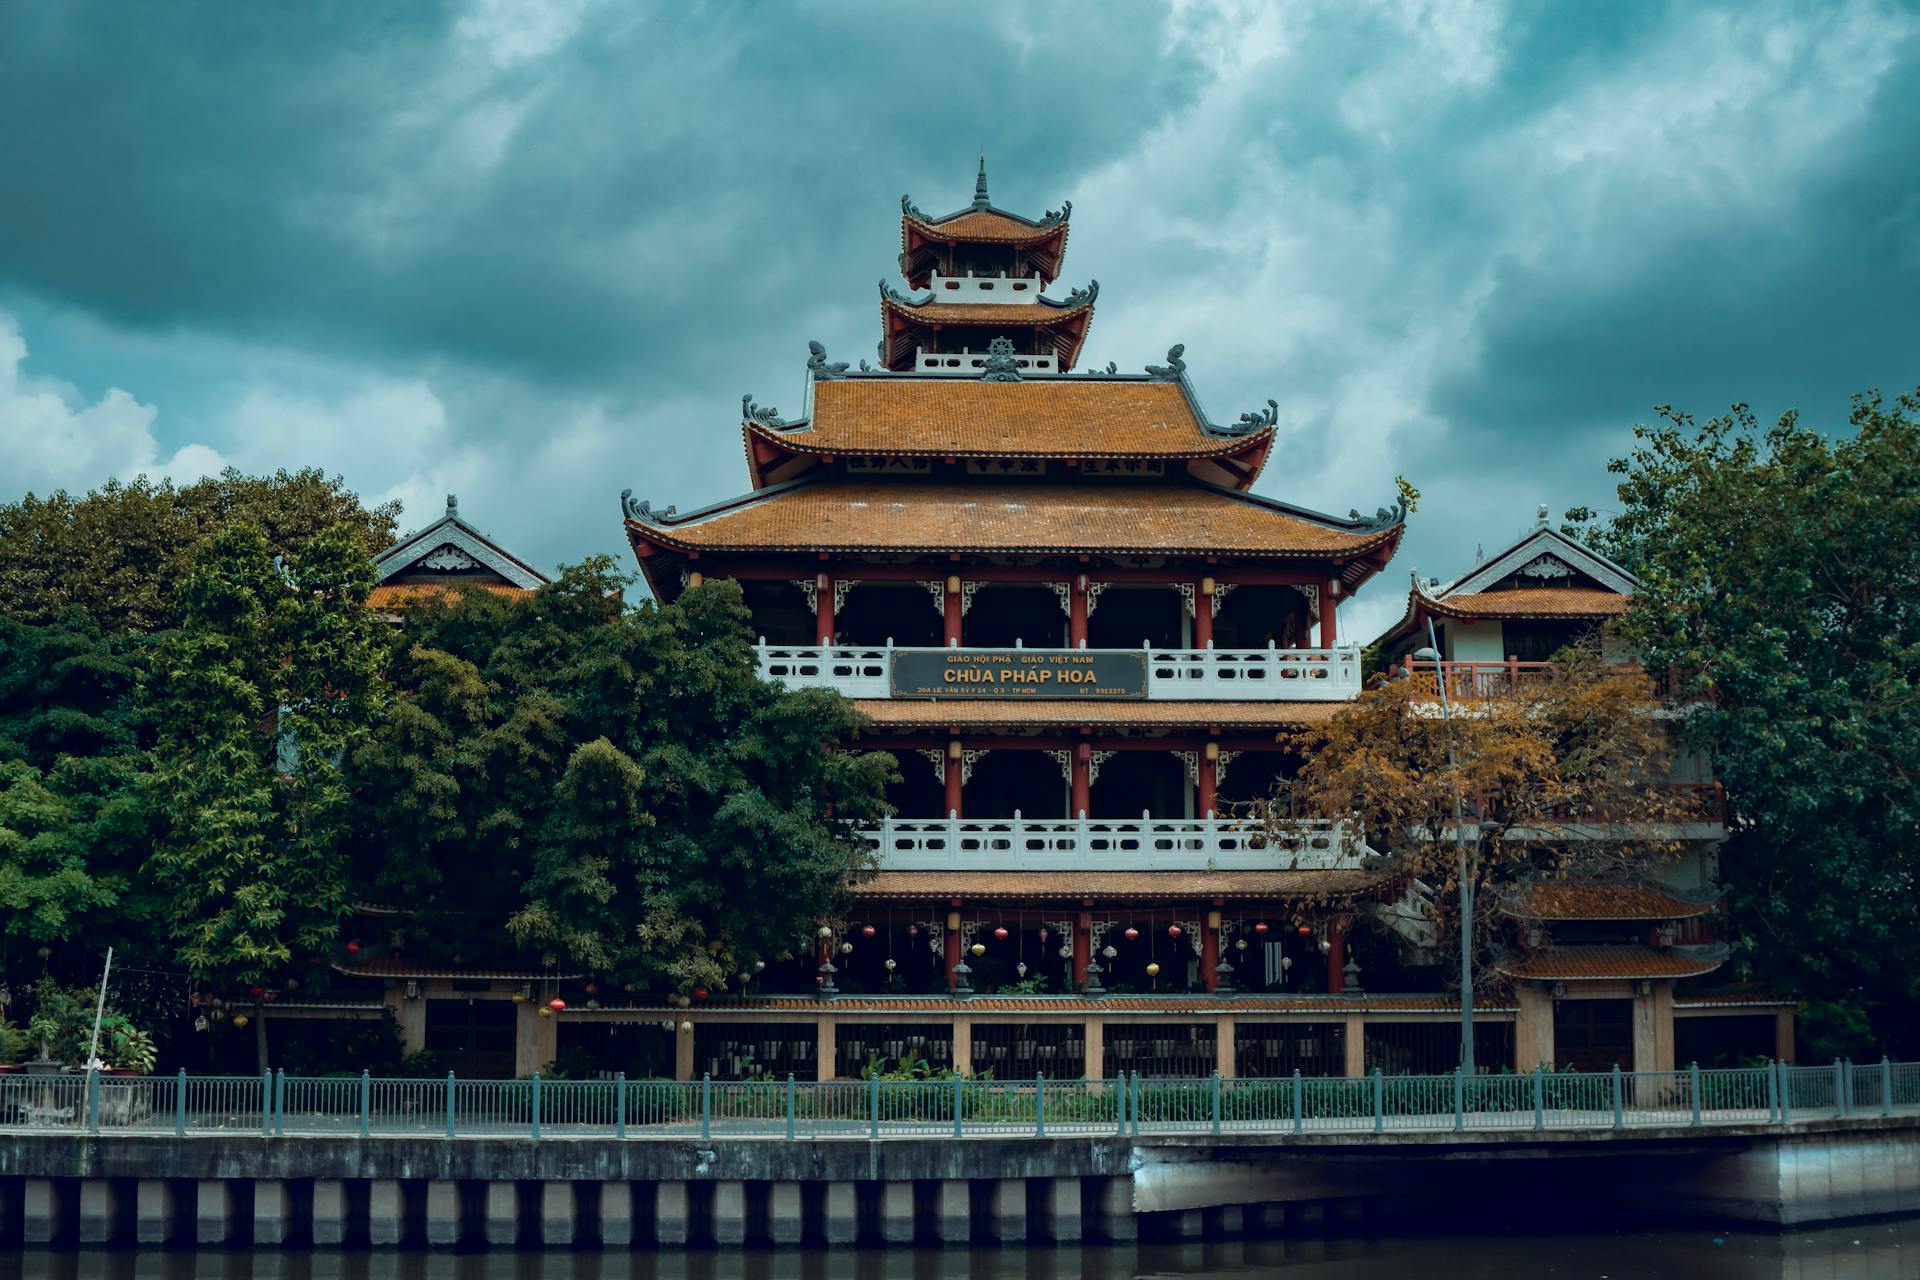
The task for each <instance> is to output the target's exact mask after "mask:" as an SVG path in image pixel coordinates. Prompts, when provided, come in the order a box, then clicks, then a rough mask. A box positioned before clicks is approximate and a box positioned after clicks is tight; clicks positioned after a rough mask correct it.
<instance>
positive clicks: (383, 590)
mask: <svg viewBox="0 0 1920 1280" xmlns="http://www.w3.org/2000/svg"><path fill="white" fill-rule="evenodd" d="M462 591H489V592H492V593H493V594H494V595H497V596H530V595H532V594H533V592H532V590H530V589H529V588H527V587H516V586H514V585H513V584H512V583H510V582H383V583H381V584H380V585H379V586H377V587H375V588H374V589H373V590H372V591H371V592H369V593H368V594H367V604H368V606H369V607H371V608H375V609H393V608H403V607H405V606H406V605H410V604H417V603H418V602H420V601H422V600H436V599H439V598H441V597H443V596H450V595H458V594H459V593H460V592H462Z"/></svg>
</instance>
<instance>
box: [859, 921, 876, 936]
mask: <svg viewBox="0 0 1920 1280" xmlns="http://www.w3.org/2000/svg"><path fill="white" fill-rule="evenodd" d="M877 932H879V930H877V929H875V928H874V927H873V926H872V925H870V924H863V925H861V926H860V936H861V937H863V938H871V937H872V936H873V935H874V934H875V933H877Z"/></svg>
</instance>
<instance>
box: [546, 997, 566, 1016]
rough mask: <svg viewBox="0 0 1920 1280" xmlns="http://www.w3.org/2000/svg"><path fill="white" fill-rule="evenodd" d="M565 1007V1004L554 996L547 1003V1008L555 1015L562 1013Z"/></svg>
mask: <svg viewBox="0 0 1920 1280" xmlns="http://www.w3.org/2000/svg"><path fill="white" fill-rule="evenodd" d="M566 1007H567V1002H566V1001H565V1000H562V999H561V998H560V997H559V996H555V997H554V998H553V999H551V1000H549V1001H547V1008H549V1009H551V1010H553V1011H554V1012H555V1013H559V1012H561V1011H563V1010H564V1009H565V1008H566Z"/></svg>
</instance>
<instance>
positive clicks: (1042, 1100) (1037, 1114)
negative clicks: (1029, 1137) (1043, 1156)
mask: <svg viewBox="0 0 1920 1280" xmlns="http://www.w3.org/2000/svg"><path fill="white" fill-rule="evenodd" d="M1033 1136H1034V1137H1036V1138H1044V1137H1046V1136H1047V1073H1046V1072H1044V1071H1042V1072H1039V1073H1038V1074H1036V1075H1035V1076H1034V1077H1033Z"/></svg>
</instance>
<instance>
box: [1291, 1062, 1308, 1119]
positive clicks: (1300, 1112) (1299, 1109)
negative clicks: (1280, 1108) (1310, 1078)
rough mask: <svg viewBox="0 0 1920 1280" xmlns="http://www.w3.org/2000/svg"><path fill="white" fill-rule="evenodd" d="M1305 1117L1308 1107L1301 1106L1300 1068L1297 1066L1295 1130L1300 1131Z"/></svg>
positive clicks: (1295, 1069) (1294, 1089)
mask: <svg viewBox="0 0 1920 1280" xmlns="http://www.w3.org/2000/svg"><path fill="white" fill-rule="evenodd" d="M1305 1119H1306V1109H1305V1108H1304V1107H1303V1106H1301V1097H1300V1068H1298V1067H1295V1068H1294V1069H1293V1131H1294V1132H1295V1133H1298V1132H1300V1129H1301V1126H1302V1122H1303V1121H1305Z"/></svg>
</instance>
